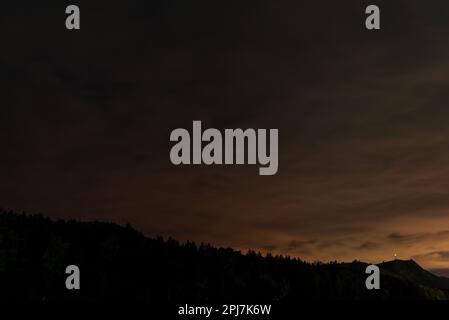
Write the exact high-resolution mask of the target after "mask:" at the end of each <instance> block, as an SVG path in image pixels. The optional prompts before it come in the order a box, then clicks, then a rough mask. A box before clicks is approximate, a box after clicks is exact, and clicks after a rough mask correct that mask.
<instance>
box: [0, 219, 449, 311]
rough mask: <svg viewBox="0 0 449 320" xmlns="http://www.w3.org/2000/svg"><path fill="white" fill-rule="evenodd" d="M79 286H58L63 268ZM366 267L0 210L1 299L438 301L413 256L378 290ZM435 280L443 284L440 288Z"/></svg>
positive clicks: (390, 267)
mask: <svg viewBox="0 0 449 320" xmlns="http://www.w3.org/2000/svg"><path fill="white" fill-rule="evenodd" d="M72 264H74V265H77V266H78V267H79V268H80V270H81V290H71V291H69V290H67V289H66V288H65V279H66V274H65V268H66V266H68V265H72ZM365 267H366V264H365V263H362V262H359V261H354V262H353V263H337V262H334V263H328V264H324V263H319V262H317V263H307V262H304V261H302V260H300V259H293V258H290V257H283V256H276V257H274V256H272V255H267V256H262V255H261V254H260V253H256V252H254V251H250V252H248V253H247V254H242V253H241V252H238V251H235V250H233V249H229V248H214V247H212V246H210V245H208V244H203V243H202V244H199V245H197V244H195V243H192V242H187V243H184V244H180V243H178V242H177V241H175V240H173V239H170V238H169V239H167V240H164V239H163V238H161V237H158V238H154V239H151V238H147V237H145V236H143V235H142V234H141V233H139V232H138V231H136V230H135V229H133V228H132V227H131V226H126V227H122V226H119V225H116V224H113V223H104V222H76V221H62V220H59V221H52V220H50V219H48V218H45V217H44V216H42V215H26V214H20V215H18V214H15V213H14V212H5V211H0V298H2V299H5V298H16V299H29V300H47V299H49V300H60V299H87V300H106V299H122V300H151V301H176V302H186V301H190V302H192V301H201V302H208V301H209V302H224V301H239V302H243V301H258V302H261V301H277V300H280V301H298V299H445V298H446V293H445V292H446V291H444V290H441V289H439V288H447V287H446V284H447V281H449V280H448V279H446V278H441V277H436V276H434V275H431V274H430V273H428V272H427V271H425V270H423V269H422V268H420V267H419V266H418V265H417V264H415V263H410V262H404V263H403V262H399V261H392V262H387V263H383V264H381V265H380V267H381V270H382V273H381V290H367V289H366V287H365V279H366V277H367V275H366V274H365ZM442 285H443V286H442Z"/></svg>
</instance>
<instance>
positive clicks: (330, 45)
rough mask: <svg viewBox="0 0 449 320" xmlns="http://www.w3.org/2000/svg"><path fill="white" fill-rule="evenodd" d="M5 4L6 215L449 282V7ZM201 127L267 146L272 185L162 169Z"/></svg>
mask: <svg viewBox="0 0 449 320" xmlns="http://www.w3.org/2000/svg"><path fill="white" fill-rule="evenodd" d="M8 2H9V3H6V1H5V3H2V6H1V9H0V39H1V44H0V49H1V50H0V70H1V72H0V88H1V89H0V92H1V97H0V99H1V100H0V106H1V107H0V146H1V148H0V181H1V183H0V207H3V208H4V209H8V210H9V209H12V210H15V211H19V212H21V211H26V212H29V213H37V212H42V213H44V214H46V215H48V216H50V217H53V218H64V219H79V220H102V221H113V222H117V223H120V224H125V223H130V224H132V225H133V226H134V227H135V228H137V229H138V230H140V231H142V232H143V233H144V234H145V235H148V236H155V235H162V236H164V237H168V236H172V237H174V238H176V239H178V240H181V241H184V240H194V241H197V242H202V241H203V242H210V243H211V244H213V245H216V246H231V247H233V248H236V249H242V250H246V249H249V248H252V249H255V250H261V251H263V252H268V251H271V252H273V253H282V254H288V255H292V256H298V257H301V258H302V259H305V260H311V261H313V260H318V259H319V260H323V261H329V260H335V259H336V260H343V261H352V260H354V259H359V260H364V261H367V262H380V261H383V260H391V259H393V258H394V254H397V256H398V258H401V259H410V258H413V259H415V260H416V261H417V262H418V263H420V264H421V265H423V266H424V267H426V268H428V269H431V270H434V271H437V272H440V273H445V272H446V273H449V272H448V270H449V104H448V101H449V41H448V39H449V20H448V17H449V2H448V1H438V0H434V1H431V2H427V1H422V0H420V1H418V0H416V1H405V0H401V1H400V0H393V1H352V0H351V1H349V0H346V1H330V0H328V1H299V0H295V1H284V0H281V1H277V0H276V1H267V0H258V1H251V0H248V1H230V0H226V1H224V0H223V1H210V0H209V1H187V0H179V1H168V0H164V1H162V0H157V1H154V0H152V1H148V0H127V1H125V0H123V1H118V2H117V1H116V2H111V1H71V2H64V1H62V2H61V1H48V0H44V1H33V2H31V1H26V2H20V3H19V2H16V1H14V2H13V1H8ZM27 2H28V3H29V4H28V6H27V5H26V3H27ZM69 4H77V5H79V6H80V9H81V30H79V31H68V30H66V29H65V18H66V14H65V7H66V6H67V5H69ZM368 4H377V5H379V7H380V9H381V27H382V29H381V30H380V31H368V30H366V29H365V13H364V12H365V7H366V6H367V5H368ZM193 120H201V121H202V123H203V127H212V128H217V129H225V128H266V129H270V128H278V129H279V171H278V173H277V175H274V176H260V175H259V174H258V167H259V166H258V165H239V166H237V165H235V166H174V165H172V164H171V162H170V158H169V153H170V148H171V146H172V145H173V143H171V142H170V140H169V137H170V132H171V131H172V130H174V129H176V128H179V127H181V128H186V129H189V130H191V126H192V121H193Z"/></svg>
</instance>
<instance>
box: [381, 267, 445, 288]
mask: <svg viewBox="0 0 449 320" xmlns="http://www.w3.org/2000/svg"><path fill="white" fill-rule="evenodd" d="M379 267H380V269H381V271H382V272H383V273H385V274H390V275H392V276H395V277H398V278H400V279H403V280H406V281H410V282H413V283H415V284H418V285H421V286H425V287H433V288H440V289H445V290H449V279H448V278H445V277H440V276H437V275H434V274H433V273H430V272H429V271H426V270H424V269H423V268H421V267H420V266H419V265H418V264H417V263H416V262H415V261H413V260H393V261H389V262H384V263H381V264H379Z"/></svg>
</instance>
